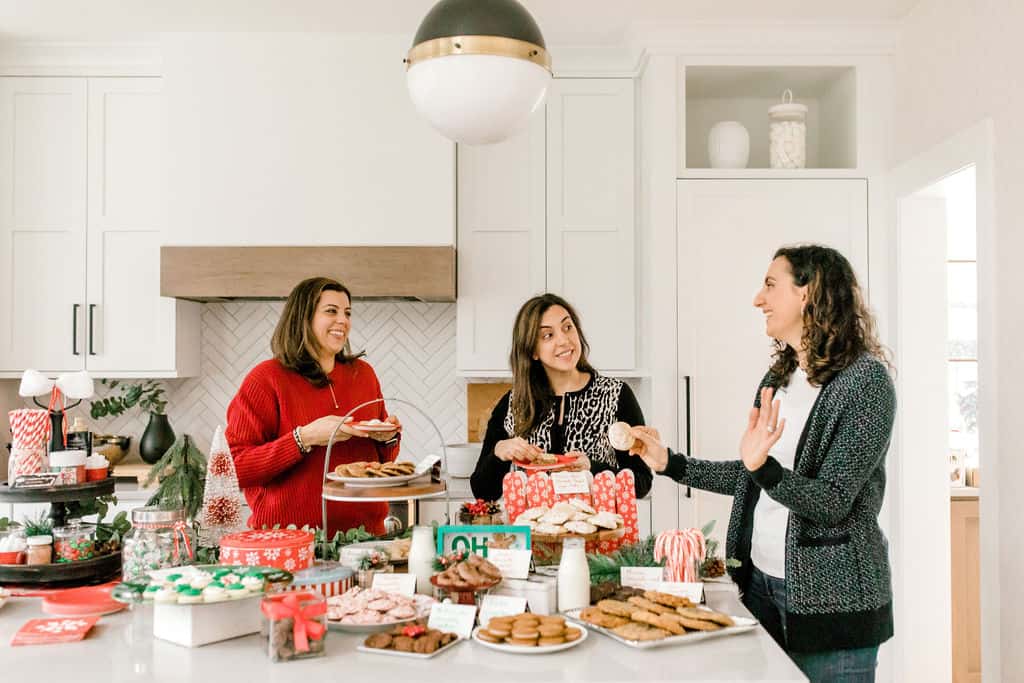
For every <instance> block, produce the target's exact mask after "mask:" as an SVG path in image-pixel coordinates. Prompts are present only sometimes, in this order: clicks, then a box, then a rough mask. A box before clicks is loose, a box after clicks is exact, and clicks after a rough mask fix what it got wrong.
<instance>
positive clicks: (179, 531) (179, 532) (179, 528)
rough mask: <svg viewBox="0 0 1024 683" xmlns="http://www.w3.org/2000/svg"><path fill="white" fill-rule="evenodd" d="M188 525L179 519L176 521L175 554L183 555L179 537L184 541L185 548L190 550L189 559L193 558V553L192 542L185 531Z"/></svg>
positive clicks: (177, 555) (176, 555)
mask: <svg viewBox="0 0 1024 683" xmlns="http://www.w3.org/2000/svg"><path fill="white" fill-rule="evenodd" d="M186 528H187V526H186V525H185V522H183V521H180V520H179V521H177V522H175V523H174V556H175V557H178V558H180V557H181V547H180V546H179V539H180V540H181V541H184V543H185V550H186V551H187V552H188V559H190V560H191V559H193V557H194V556H193V555H192V544H191V543H189V541H188V534H187V533H186V532H185V529H186Z"/></svg>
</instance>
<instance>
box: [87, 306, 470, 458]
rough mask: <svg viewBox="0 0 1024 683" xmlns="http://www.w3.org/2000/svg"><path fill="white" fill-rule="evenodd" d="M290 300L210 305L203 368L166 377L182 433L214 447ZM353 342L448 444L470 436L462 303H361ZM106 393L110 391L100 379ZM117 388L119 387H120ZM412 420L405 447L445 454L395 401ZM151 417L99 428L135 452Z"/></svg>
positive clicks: (170, 408) (170, 411)
mask: <svg viewBox="0 0 1024 683" xmlns="http://www.w3.org/2000/svg"><path fill="white" fill-rule="evenodd" d="M283 306H284V303H283V302H231V303H216V304H213V303H211V304H206V305H205V306H204V308H203V313H202V335H203V337H202V374H201V376H200V377H193V378H189V379H172V380H164V383H165V385H166V387H167V399H168V401H167V415H168V418H169V419H170V422H171V426H172V427H173V428H174V431H175V433H176V434H182V433H187V434H191V435H192V436H193V437H194V438H195V441H196V444H197V445H198V447H199V449H200V450H202V451H203V453H206V452H207V451H208V450H209V448H210V441H211V439H212V438H213V432H214V430H215V429H216V428H217V425H218V424H224V423H225V420H226V418H225V414H226V412H227V407H228V403H229V402H230V401H231V399H232V397H233V396H234V395H235V392H236V391H237V390H238V387H239V385H240V384H241V382H242V379H243V378H244V377H245V375H246V373H248V372H249V370H250V369H252V367H253V366H254V365H256V364H257V363H259V362H260V361H263V360H265V359H267V358H269V357H270V336H271V334H272V333H273V331H274V326H275V325H276V324H277V320H278V318H279V317H280V315H281V309H282V308H283ZM351 338H352V348H353V349H354V350H365V351H366V360H368V361H369V362H370V364H371V365H373V368H374V370H376V372H377V376H378V377H379V378H380V383H381V388H382V391H383V393H384V397H385V398H398V399H401V400H404V401H409V402H411V403H412V404H414V405H415V406H416V407H418V408H422V409H423V410H424V411H425V412H426V413H427V414H428V415H429V416H430V418H431V419H433V420H434V421H435V422H436V423H437V426H438V428H439V429H440V430H441V432H442V434H443V436H444V440H445V442H446V443H452V442H459V441H465V439H466V386H465V381H464V380H461V379H459V378H457V377H456V376H455V304H424V303H404V302H403V303H378V302H373V303H371V302H358V301H357V302H356V304H355V306H354V307H353V320H352V335H351ZM97 389H98V392H97V393H98V394H99V395H100V396H103V395H105V394H107V393H110V390H108V389H106V388H105V387H103V386H102V385H100V384H99V383H98V382H97ZM115 391H116V390H115ZM389 410H390V412H392V413H394V414H396V415H398V416H399V418H400V419H401V420H402V423H403V425H404V433H403V435H402V452H403V454H404V455H405V458H409V459H416V460H418V459H419V458H421V457H422V456H423V455H425V454H427V453H440V448H439V443H438V437H437V434H436V432H435V431H434V429H433V428H432V427H431V426H430V423H429V422H428V420H427V419H426V418H424V417H423V416H422V415H420V414H418V413H417V412H416V411H415V410H414V409H413V408H410V407H409V406H406V405H402V404H397V403H396V404H394V405H391V406H389ZM146 419H147V418H146V416H145V415H143V414H140V412H139V411H137V410H133V411H130V412H129V413H128V414H125V415H122V416H120V417H117V418H112V419H105V420H99V421H97V424H93V425H92V428H93V431H96V432H103V433H112V434H125V435H131V436H132V437H133V441H132V450H133V451H135V452H137V443H138V439H139V437H140V436H141V435H142V432H143V430H144V429H145V428H146Z"/></svg>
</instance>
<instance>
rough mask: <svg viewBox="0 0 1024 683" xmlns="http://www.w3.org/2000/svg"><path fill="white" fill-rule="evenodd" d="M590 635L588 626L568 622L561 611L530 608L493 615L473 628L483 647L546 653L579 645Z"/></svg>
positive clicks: (522, 652) (523, 652)
mask: <svg viewBox="0 0 1024 683" xmlns="http://www.w3.org/2000/svg"><path fill="white" fill-rule="evenodd" d="M586 639H587V629H585V628H581V627H577V626H573V625H571V624H567V623H566V620H565V617H562V616H559V615H538V614H532V613H529V612H524V613H521V614H513V615H511V616H504V617H493V618H491V619H490V620H489V621H488V622H487V623H486V624H483V625H481V626H478V627H477V628H476V629H475V630H474V631H473V640H475V641H476V642H478V643H480V644H481V645H483V646H484V647H489V648H491V649H492V650H500V651H502V652H511V653H513V654H531V655H537V654H546V653H549V652H559V651H561V650H567V649H569V648H570V647H576V646H577V645H579V644H580V643H582V642H583V641H584V640H586Z"/></svg>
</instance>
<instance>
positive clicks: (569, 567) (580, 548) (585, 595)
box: [558, 538, 590, 612]
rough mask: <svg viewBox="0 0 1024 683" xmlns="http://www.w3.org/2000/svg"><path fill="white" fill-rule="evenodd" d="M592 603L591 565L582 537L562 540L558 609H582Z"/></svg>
mask: <svg viewBox="0 0 1024 683" xmlns="http://www.w3.org/2000/svg"><path fill="white" fill-rule="evenodd" d="M589 604H590V567H589V566H588V565H587V554H586V551H585V550H584V545H583V539H582V538H566V539H565V540H563V541H562V560H561V561H560V562H559V563H558V611H559V612H565V611H567V610H571V609H582V608H584V607H586V606H588V605H589Z"/></svg>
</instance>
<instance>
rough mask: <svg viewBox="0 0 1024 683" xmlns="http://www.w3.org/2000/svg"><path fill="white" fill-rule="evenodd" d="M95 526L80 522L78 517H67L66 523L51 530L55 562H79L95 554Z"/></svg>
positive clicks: (89, 558)
mask: <svg viewBox="0 0 1024 683" xmlns="http://www.w3.org/2000/svg"><path fill="white" fill-rule="evenodd" d="M95 536H96V534H95V527H93V525H92V524H82V520H80V519H69V520H68V523H67V525H65V526H59V527H57V528H56V529H54V530H53V554H54V561H55V562H79V561H81V560H91V559H92V558H94V557H95V556H96V540H95Z"/></svg>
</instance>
